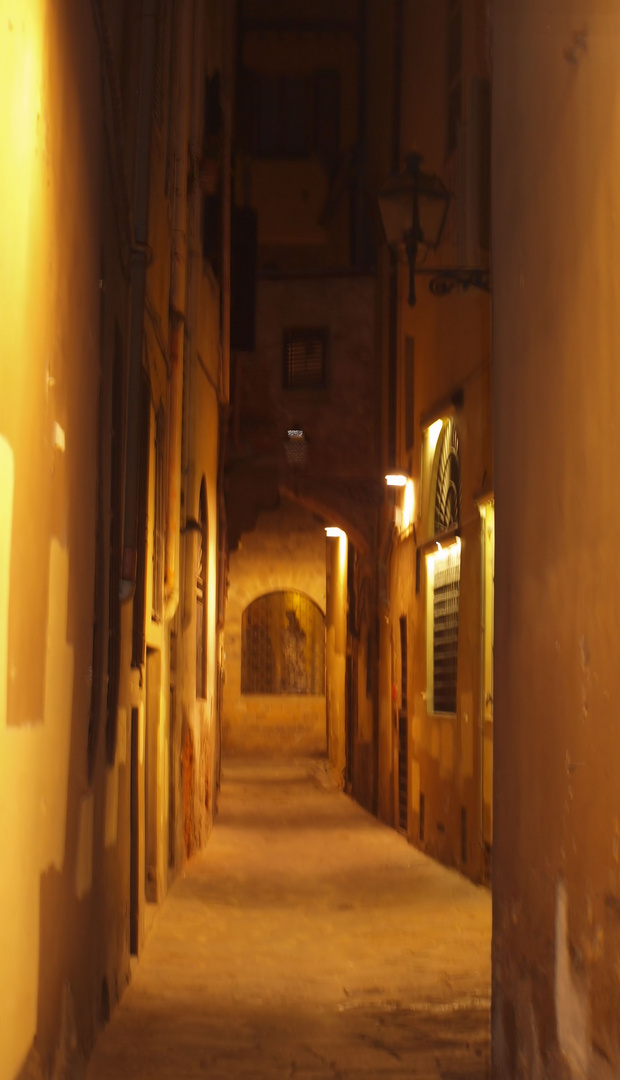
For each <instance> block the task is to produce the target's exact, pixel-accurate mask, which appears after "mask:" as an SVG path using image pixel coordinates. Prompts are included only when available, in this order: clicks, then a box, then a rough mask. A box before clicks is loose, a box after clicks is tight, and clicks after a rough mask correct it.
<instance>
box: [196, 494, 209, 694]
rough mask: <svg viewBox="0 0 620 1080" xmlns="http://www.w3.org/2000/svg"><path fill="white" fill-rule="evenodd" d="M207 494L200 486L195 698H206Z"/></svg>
mask: <svg viewBox="0 0 620 1080" xmlns="http://www.w3.org/2000/svg"><path fill="white" fill-rule="evenodd" d="M206 598H207V493H206V489H205V482H204V479H203V481H202V484H201V485H200V502H199V506H198V531H197V533H196V697H197V698H205V697H206V696H207V693H206V686H207V604H206Z"/></svg>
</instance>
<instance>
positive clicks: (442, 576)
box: [433, 544, 461, 713]
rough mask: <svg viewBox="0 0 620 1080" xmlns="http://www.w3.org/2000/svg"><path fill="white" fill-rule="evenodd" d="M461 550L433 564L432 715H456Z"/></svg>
mask: <svg viewBox="0 0 620 1080" xmlns="http://www.w3.org/2000/svg"><path fill="white" fill-rule="evenodd" d="M460 579H461V550H460V547H459V546H457V545H456V544H455V545H454V546H453V547H452V548H448V549H446V550H445V551H444V552H442V553H441V558H437V559H436V560H435V567H434V582H433V711H434V712H436V713H456V675H457V652H458V636H459V590H460Z"/></svg>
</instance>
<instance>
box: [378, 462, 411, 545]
mask: <svg viewBox="0 0 620 1080" xmlns="http://www.w3.org/2000/svg"><path fill="white" fill-rule="evenodd" d="M385 482H386V484H387V486H388V487H389V488H394V495H393V505H394V521H395V523H396V525H397V526H398V528H399V529H400V530H401V532H406V531H407V530H408V529H409V528H410V527H411V525H413V520H414V516H415V492H414V487H413V480H412V479H411V477H409V476H407V475H406V474H405V473H388V474H387V476H386V477H385Z"/></svg>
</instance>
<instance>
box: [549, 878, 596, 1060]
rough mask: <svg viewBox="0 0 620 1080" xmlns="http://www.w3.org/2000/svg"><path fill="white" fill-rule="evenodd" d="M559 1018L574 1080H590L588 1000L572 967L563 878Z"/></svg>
mask: <svg viewBox="0 0 620 1080" xmlns="http://www.w3.org/2000/svg"><path fill="white" fill-rule="evenodd" d="M555 1016H556V1024H557V1032H558V1042H559V1045H560V1050H561V1052H562V1054H563V1056H564V1058H565V1060H566V1063H567V1065H568V1067H569V1069H570V1074H571V1078H572V1080H588V1077H589V1076H590V1059H591V1050H590V1036H589V1019H588V998H587V994H586V992H585V989H584V988H583V987H580V986H579V985H578V983H577V980H576V979H575V977H574V974H573V971H572V968H571V960H570V950H569V940H568V899H567V895H566V885H565V883H564V881H563V880H562V879H560V880H559V881H558V884H557V889H556V908H555Z"/></svg>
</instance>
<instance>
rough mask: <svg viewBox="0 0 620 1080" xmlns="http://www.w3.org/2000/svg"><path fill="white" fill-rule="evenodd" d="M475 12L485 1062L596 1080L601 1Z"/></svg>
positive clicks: (618, 193) (610, 395)
mask: <svg viewBox="0 0 620 1080" xmlns="http://www.w3.org/2000/svg"><path fill="white" fill-rule="evenodd" d="M494 7H495V11H494V19H493V54H494V62H493V79H494V82H493V86H494V120H493V144H494V145H493V195H494V211H493V237H494V241H493V242H494V255H493V273H494V312H493V323H494V357H493V359H494V399H495V406H496V436H495V451H496V496H497V497H496V526H497V558H496V637H495V765H496V769H495V821H494V855H493V859H494V898H493V920H494V928H493V929H494V965H493V972H494V986H493V993H494V1000H495V1008H494V1024H493V1037H494V1038H493V1057H494V1070H495V1075H497V1076H505V1077H507V1078H508V1080H513V1078H516V1077H518V1076H521V1075H523V1072H524V1070H525V1071H527V1073H528V1074H529V1075H531V1076H535V1075H536V1074H537V1072H538V1073H539V1075H544V1076H545V1077H549V1078H550V1080H556V1078H560V1077H562V1078H563V1077H570V1078H571V1080H573V1078H576V1077H582V1076H583V1077H586V1076H587V1077H594V1076H597V1077H601V1078H604V1080H607V1078H609V1080H611V1078H612V1077H615V1076H617V1075H618V1074H619V1073H620V1041H619V1035H618V1015H617V1007H616V1005H617V1002H618V1000H620V973H619V969H618V955H619V953H620V920H619V917H618V912H619V911H620V854H619V839H618V837H619V814H618V790H619V787H620V772H619V766H618V762H619V761H620V737H619V728H618V719H617V714H618V697H619V695H620V685H619V667H618V649H617V641H618V628H617V624H618V614H617V613H618V605H619V600H620V595H619V581H618V571H617V537H618V530H619V528H620V514H619V507H618V500H617V498H616V492H617V487H618V480H617V446H618V399H619V396H620V369H619V367H618V363H617V357H618V355H619V351H620V321H619V319H618V301H617V298H618V294H619V291H620V265H619V263H618V257H617V252H618V231H619V222H620V188H619V186H618V177H619V176H620V138H619V135H618V132H619V130H620V128H619V119H620V68H619V67H618V50H619V48H620V13H619V11H618V6H617V4H616V3H615V0H596V2H594V0H576V2H575V3H573V4H570V5H568V6H564V5H559V6H558V5H557V4H555V3H552V2H551V0H541V2H540V3H538V4H531V3H526V2H522V0H517V2H515V3H512V2H508V0H497V3H496V4H495V5H494Z"/></svg>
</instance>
